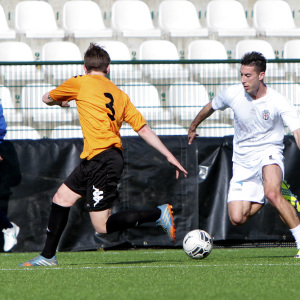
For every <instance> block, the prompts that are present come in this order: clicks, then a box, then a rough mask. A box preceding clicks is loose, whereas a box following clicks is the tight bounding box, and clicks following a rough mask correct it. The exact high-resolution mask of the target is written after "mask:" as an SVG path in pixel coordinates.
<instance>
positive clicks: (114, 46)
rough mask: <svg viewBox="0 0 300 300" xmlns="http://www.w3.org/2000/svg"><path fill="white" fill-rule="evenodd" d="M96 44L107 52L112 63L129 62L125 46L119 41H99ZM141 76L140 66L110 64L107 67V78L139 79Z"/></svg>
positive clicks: (128, 54) (127, 49)
mask: <svg viewBox="0 0 300 300" xmlns="http://www.w3.org/2000/svg"><path fill="white" fill-rule="evenodd" d="M97 44H98V45H99V46H101V47H103V49H105V50H106V51H107V53H108V54H109V56H110V59H111V60H112V61H131V54H130V51H129V48H128V47H127V45H126V44H124V43H123V42H120V41H107V40H106V41H99V42H97ZM141 76H142V73H141V69H140V65H138V64H135V65H130V64H120V65H119V64H118V65H117V64H111V65H110V67H109V78H110V79H111V80H112V81H114V80H119V79H126V80H128V79H130V80H132V79H134V80H135V79H140V78H141Z"/></svg>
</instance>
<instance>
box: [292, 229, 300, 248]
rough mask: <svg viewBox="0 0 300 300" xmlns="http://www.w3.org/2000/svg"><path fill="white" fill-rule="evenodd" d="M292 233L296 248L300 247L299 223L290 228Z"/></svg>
mask: <svg viewBox="0 0 300 300" xmlns="http://www.w3.org/2000/svg"><path fill="white" fill-rule="evenodd" d="M290 231H291V233H292V235H293V236H294V239H295V242H296V246H297V249H300V225H298V226H297V227H295V228H292V229H290Z"/></svg>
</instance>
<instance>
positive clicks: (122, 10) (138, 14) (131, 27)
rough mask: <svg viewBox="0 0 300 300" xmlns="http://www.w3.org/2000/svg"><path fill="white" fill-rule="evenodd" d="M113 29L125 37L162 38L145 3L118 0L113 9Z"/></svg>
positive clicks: (132, 0)
mask: <svg viewBox="0 0 300 300" xmlns="http://www.w3.org/2000/svg"><path fill="white" fill-rule="evenodd" d="M111 24H112V28H113V29H114V30H115V31H117V32H121V33H122V35H123V36H124V37H160V36H161V30H160V29H159V28H155V27H154V25H153V21H152V19H151V13H150V10H149V7H148V5H147V4H146V3H145V2H143V1H134V0H117V1H115V2H114V3H113V5H112V9H111Z"/></svg>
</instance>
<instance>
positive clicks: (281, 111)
mask: <svg viewBox="0 0 300 300" xmlns="http://www.w3.org/2000/svg"><path fill="white" fill-rule="evenodd" d="M212 107H213V109H214V110H217V109H221V110H224V109H226V108H227V107H230V108H231V109H232V110H233V112H234V132H235V133H234V139H233V150H234V151H233V161H234V162H236V163H238V164H241V165H243V166H245V167H249V166H251V165H253V163H255V161H257V160H259V158H260V157H261V155H262V152H265V151H269V152H271V153H272V151H273V150H274V151H275V152H280V153H282V151H283V148H284V144H283V138H284V123H285V124H286V125H287V126H288V128H289V129H290V131H291V132H293V131H294V130H296V129H298V128H300V118H299V113H298V111H297V110H296V109H295V107H294V106H293V105H292V104H291V103H290V102H289V100H288V99H287V98H286V97H284V96H283V95H281V94H280V93H278V92H277V91H275V90H274V89H272V88H269V87H267V93H266V95H265V96H264V97H261V98H259V99H257V100H253V99H252V98H251V96H250V95H249V94H248V93H247V92H246V91H245V89H244V87H243V85H242V84H236V85H233V86H230V87H229V88H227V89H225V90H223V91H222V92H221V93H219V94H218V95H217V96H216V97H215V98H214V99H213V100H212ZM283 122H284V123H283Z"/></svg>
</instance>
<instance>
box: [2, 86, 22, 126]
mask: <svg viewBox="0 0 300 300" xmlns="http://www.w3.org/2000/svg"><path fill="white" fill-rule="evenodd" d="M0 101H1V104H2V107H3V114H4V118H5V121H6V122H22V114H21V112H20V110H19V109H17V108H16V106H15V104H14V102H13V99H12V96H11V92H10V90H9V88H8V87H6V86H0Z"/></svg>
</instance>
